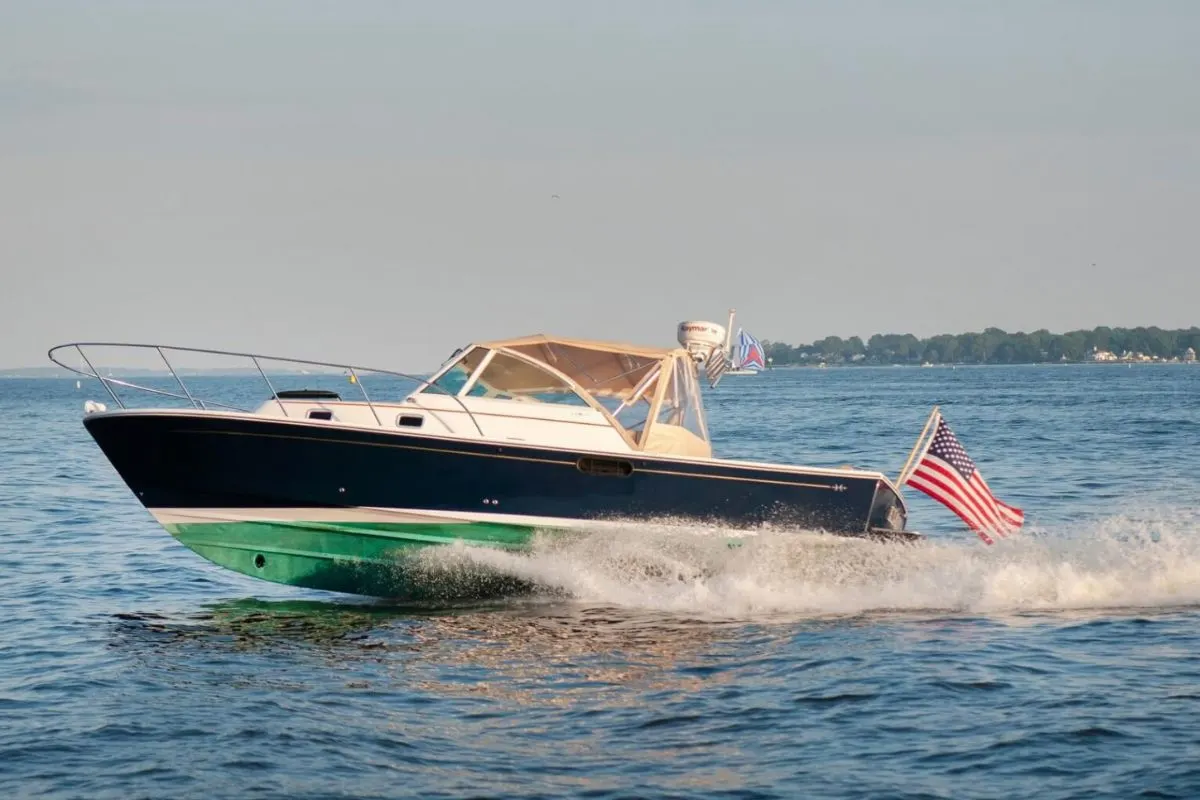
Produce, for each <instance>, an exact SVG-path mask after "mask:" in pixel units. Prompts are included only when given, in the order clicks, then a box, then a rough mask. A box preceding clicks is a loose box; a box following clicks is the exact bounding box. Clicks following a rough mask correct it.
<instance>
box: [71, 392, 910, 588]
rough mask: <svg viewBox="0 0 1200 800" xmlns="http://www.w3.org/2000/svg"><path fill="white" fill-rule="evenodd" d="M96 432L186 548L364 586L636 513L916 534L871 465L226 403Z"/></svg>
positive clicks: (272, 573) (240, 568) (269, 576)
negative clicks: (334, 421) (289, 412)
mask: <svg viewBox="0 0 1200 800" xmlns="http://www.w3.org/2000/svg"><path fill="white" fill-rule="evenodd" d="M84 424H85V426H86V427H87V430H88V431H89V433H90V434H91V435H92V437H93V438H94V439H95V440H96V442H97V444H98V445H99V446H100V448H101V449H102V450H103V451H104V453H105V455H106V456H107V457H108V459H109V461H110V462H111V463H112V464H113V466H114V467H115V468H116V470H117V471H118V472H119V474H120V475H121V477H122V479H123V480H124V481H125V483H126V484H127V485H128V486H129V488H130V489H131V490H132V491H133V492H134V494H135V495H136V496H137V497H138V499H139V500H140V501H141V502H142V503H143V505H145V506H146V508H147V509H149V510H150V512H151V513H152V514H153V515H154V516H155V518H156V519H158V520H159V522H160V523H161V524H162V525H163V526H164V527H165V528H166V529H167V530H168V531H169V532H170V533H171V534H172V535H174V536H175V537H176V538H177V539H178V540H179V541H180V542H181V543H182V544H184V545H186V546H187V547H189V548H190V549H192V550H193V551H195V552H196V553H198V554H200V555H201V556H203V557H205V558H207V559H209V560H210V561H213V562H215V563H217V564H219V565H221V566H224V567H227V568H229V569H232V570H235V571H237V572H240V573H243V574H246V575H250V576H253V577H257V578H261V579H264V580H268V581H273V582H277V583H283V584H289V585H293V586H302V587H308V588H313V589H322V590H329V591H337V592H347V593H353V594H365V595H374V596H406V597H419V596H422V595H427V594H431V593H432V594H434V595H436V594H437V591H438V590H437V587H436V586H430V585H428V582H423V581H422V580H421V578H422V576H421V570H422V565H421V562H420V559H419V558H413V556H414V555H416V554H418V553H419V552H420V551H422V550H424V549H425V548H428V547H429V546H431V545H446V544H464V545H480V546H487V547H493V548H503V549H514V550H521V549H524V548H527V547H529V545H530V543H531V542H532V540H533V538H534V537H535V536H536V535H538V534H539V532H544V531H549V530H573V529H578V528H580V527H584V528H586V527H590V526H599V527H603V526H604V525H611V524H620V523H622V522H627V521H629V520H648V519H651V520H664V519H668V520H700V521H704V522H706V523H716V524H720V525H725V526H733V527H738V528H749V527H754V526H759V525H761V524H763V523H775V524H779V525H787V526H794V527H798V528H804V529H812V530H823V531H827V532H830V533H837V534H844V535H858V536H861V535H870V534H880V535H884V536H891V535H895V536H901V537H904V536H911V534H906V533H904V532H903V527H904V522H905V514H904V506H903V503H902V502H901V501H900V500H899V498H898V497H897V496H896V495H895V493H894V492H893V490H892V488H891V487H890V485H889V484H888V483H887V482H886V481H884V480H881V479H880V476H877V475H874V474H872V473H862V472H856V471H850V470H845V471H838V470H816V469H814V470H805V469H802V468H791V467H773V466H768V465H754V464H742V463H737V462H730V461H724V460H718V459H684V458H670V457H662V456H648V455H644V454H642V453H629V454H620V455H618V454H604V453H595V452H584V451H572V450H562V449H552V448H545V447H532V446H524V445H521V444H519V443H512V444H509V443H499V442H494V441H493V442H489V441H484V440H468V439H451V438H439V437H432V436H428V435H419V434H406V433H404V432H399V431H383V430H378V429H364V428H352V427H340V426H335V425H328V424H312V423H306V422H302V421H289V420H284V419H278V418H276V419H272V418H266V417H256V416H254V415H244V414H241V415H239V414H221V413H210V412H196V413H178V412H153V411H120V412H109V413H98V414H91V415H89V416H88V417H86V418H85V420H84Z"/></svg>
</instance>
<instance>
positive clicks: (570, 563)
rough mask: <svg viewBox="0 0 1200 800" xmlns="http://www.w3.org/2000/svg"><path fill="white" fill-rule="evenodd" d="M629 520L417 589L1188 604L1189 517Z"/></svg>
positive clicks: (776, 607) (1192, 524)
mask: <svg viewBox="0 0 1200 800" xmlns="http://www.w3.org/2000/svg"><path fill="white" fill-rule="evenodd" d="M736 535H738V532H734V531H729V530H722V529H719V528H703V527H688V526H681V525H671V524H662V525H647V524H630V525H628V526H624V527H619V528H616V529H613V530H605V531H597V532H591V533H586V534H584V533H578V534H567V535H564V534H547V535H544V536H542V537H540V538H539V539H538V540H537V541H536V542H535V544H534V547H533V549H532V551H531V552H528V553H522V554H517V553H511V552H504V551H498V550H488V549H483V548H474V547H444V548H431V549H430V550H428V551H427V552H426V553H424V554H423V555H422V556H421V558H422V562H423V564H422V570H421V571H422V572H423V573H424V578H425V579H426V580H431V581H437V580H443V581H446V580H450V581H455V582H457V581H461V580H467V581H475V580H478V579H480V578H483V577H484V576H490V577H491V578H493V579H494V578H496V577H505V578H510V579H513V580H515V581H517V582H521V583H523V584H526V585H529V586H531V587H533V589H534V591H535V592H538V593H543V594H547V595H551V596H559V597H563V596H565V597H570V598H574V599H577V600H580V601H584V602H588V603H596V604H605V605H611V606H619V607H627V608H638V609H647V610H659V611H664V612H672V613H688V614H695V615H700V616H714V617H722V618H745V617H753V616H756V615H762V614H771V613H777V612H791V613H803V614H837V615H840V614H856V613H863V612H869V611H895V610H909V611H915V610H941V611H958V612H962V611H975V612H1011V611H1027V610H1057V609H1089V608H1126V607H1167V606H1190V605H1200V513H1197V512H1195V511H1190V510H1177V511H1168V512H1157V513H1155V514H1151V515H1142V516H1114V517H1109V518H1107V519H1103V520H1100V521H1098V522H1092V523H1088V524H1085V525H1081V526H1079V527H1076V528H1073V529H1061V530H1037V529H1031V530H1026V531H1023V532H1022V533H1021V534H1018V535H1017V536H1014V537H1012V538H1010V539H1006V540H1002V541H1000V542H998V543H997V544H996V545H994V546H992V547H985V546H983V545H982V544H980V543H978V541H977V540H975V539H974V537H973V536H971V534H968V533H964V534H962V535H961V536H959V537H956V538H953V539H951V538H942V539H933V540H927V541H924V542H918V543H913V544H899V543H884V542H873V541H865V540H857V539H847V538H842V537H833V536H826V535H821V534H814V533H810V532H804V531H787V530H765V531H761V532H757V534H756V535H753V536H743V537H741V538H740V539H738V541H739V542H740V546H738V547H730V544H729V541H730V537H731V536H736Z"/></svg>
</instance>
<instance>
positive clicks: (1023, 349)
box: [763, 327, 1200, 366]
mask: <svg viewBox="0 0 1200 800" xmlns="http://www.w3.org/2000/svg"><path fill="white" fill-rule="evenodd" d="M1188 348H1192V349H1193V350H1194V351H1197V352H1200V328H1197V327H1191V328H1186V329H1183V328H1181V329H1177V330H1163V329H1162V328H1157V327H1150V328H1107V327H1100V328H1095V329H1093V330H1090V331H1084V330H1079V331H1070V332H1068V333H1051V332H1050V331H1048V330H1038V331H1034V332H1033V333H1008V332H1006V331H1003V330H1000V329H999V328H987V329H986V330H984V331H982V332H981V333H960V334H957V335H955V334H948V333H947V334H941V335H938V336H930V337H929V338H926V339H919V338H917V337H916V336H914V335H912V334H911V333H877V334H875V335H874V336H872V337H870V338H869V339H867V340H866V341H865V342H864V341H863V340H862V338H860V337H858V336H851V337H850V338H848V339H843V338H841V337H840V336H827V337H825V338H824V339H819V340H817V341H815V342H813V343H811V344H800V345H790V344H785V343H783V342H771V341H764V342H763V349H764V350H766V353H767V357H768V358H770V359H771V361H772V362H773V364H774V365H775V366H783V365H786V364H814V363H821V362H825V363H830V364H842V363H845V364H921V363H930V364H1038V363H1048V362H1062V361H1067V362H1071V361H1085V360H1087V359H1088V357H1089V354H1091V353H1093V352H1095V351H1104V352H1111V353H1115V354H1117V355H1118V356H1121V355H1123V354H1125V353H1142V354H1145V355H1146V356H1149V357H1152V358H1155V359H1166V360H1170V359H1173V358H1182V357H1183V356H1184V354H1185V353H1186V352H1187V350H1188Z"/></svg>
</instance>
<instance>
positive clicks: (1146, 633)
mask: <svg viewBox="0 0 1200 800" xmlns="http://www.w3.org/2000/svg"><path fill="white" fill-rule="evenodd" d="M196 380H197V382H199V383H200V384H201V385H202V388H207V389H214V388H222V387H223V388H224V389H225V390H228V391H230V392H233V393H235V394H237V393H241V394H244V395H247V396H257V395H256V394H255V393H260V394H261V393H262V392H263V390H262V387H261V386H260V385H259V386H256V384H255V382H254V381H253V380H252V379H250V378H245V377H238V378H215V377H208V378H202V379H196ZM338 380H344V379H343V378H338ZM263 396H265V394H264V395H263ZM706 396H707V399H706V401H707V404H708V408H709V422H710V427H711V429H712V431H713V438H714V442H715V445H716V449H717V451H718V452H719V453H720V454H722V455H727V456H733V457H745V458H754V459H760V460H769V461H776V460H778V461H786V462H793V463H801V464H814V465H838V464H855V465H861V466H870V467H875V468H878V469H882V470H884V471H885V472H888V473H889V474H892V475H895V474H896V473H897V472H898V471H899V469H900V467H901V465H902V464H903V462H904V459H905V457H906V456H907V454H908V451H909V449H910V448H911V447H912V445H913V443H914V440H915V439H916V437H917V434H918V433H919V432H920V430H921V427H922V425H923V424H924V422H925V419H926V417H927V415H928V413H929V410H930V408H931V407H932V406H933V405H935V404H937V405H940V406H941V407H942V410H943V413H944V414H945V417H946V419H947V422H948V423H949V424H950V425H951V426H952V427H953V429H954V430H955V431H956V433H957V434H958V436H959V438H960V440H961V441H962V443H963V444H964V445H965V447H966V448H967V451H968V452H969V453H970V454H971V455H972V456H973V457H974V458H975V460H976V462H977V463H978V465H979V468H980V469H981V470H982V472H983V474H984V476H985V477H986V478H987V480H988V482H989V483H990V485H991V486H992V488H993V490H994V491H995V492H996V493H997V495H998V496H999V497H1000V498H1001V499H1003V500H1005V501H1007V502H1009V503H1011V504H1014V505H1017V506H1020V507H1022V508H1023V509H1025V511H1026V514H1027V522H1028V525H1027V529H1026V530H1025V531H1023V532H1022V533H1021V534H1020V535H1018V536H1016V537H1013V538H1011V539H1007V540H1004V541H1001V542H998V543H997V544H996V545H995V546H992V547H988V546H985V545H984V544H983V543H981V542H980V541H979V540H978V539H977V538H976V537H975V536H974V535H973V534H971V533H970V532H968V531H966V530H965V529H964V528H963V526H962V525H961V524H960V523H959V522H958V521H957V519H956V518H955V517H954V516H952V515H951V514H950V513H949V512H947V511H946V510H944V509H943V508H942V507H941V506H939V505H937V504H936V503H934V502H933V501H931V500H929V499H927V498H925V497H924V496H923V495H917V494H916V493H912V492H911V490H910V491H909V492H906V495H907V496H908V499H909V504H910V527H912V528H914V529H916V530H920V531H922V532H925V533H927V534H929V536H930V540H929V541H928V542H927V543H925V544H922V545H918V546H904V545H894V544H893V545H888V544H875V543H864V542H856V541H850V540H840V539H830V538H827V537H822V536H818V535H814V534H812V533H806V532H804V531H795V530H779V529H769V530H762V531H758V532H757V534H758V535H756V536H753V537H747V538H746V539H745V542H746V544H745V545H744V546H743V547H741V548H734V549H730V548H729V547H727V546H726V545H725V537H726V534H728V533H730V532H728V531H719V530H713V529H706V528H694V527H689V526H687V525H681V524H677V523H671V522H670V521H665V522H663V523H662V524H653V525H634V524H631V525H629V526H627V527H626V528H624V529H621V530H618V531H615V532H613V533H605V534H603V535H599V534H596V535H591V536H588V537H586V538H583V539H581V540H579V541H575V542H573V543H572V544H570V545H569V546H566V547H562V546H555V545H554V543H553V542H546V543H543V544H542V545H539V547H538V548H537V549H536V550H535V552H533V553H532V554H530V555H528V556H514V555H505V554H498V553H494V552H489V551H477V552H472V551H464V550H456V549H453V548H448V549H446V550H445V551H444V555H437V556H435V558H444V559H445V561H446V563H445V569H444V570H443V571H442V573H441V574H442V577H443V579H446V580H466V581H469V580H471V579H472V576H473V575H478V574H481V573H487V572H489V571H501V572H508V573H512V574H515V575H518V576H520V577H523V578H526V579H528V580H532V581H534V582H535V583H536V584H537V585H539V586H542V587H545V590H544V591H539V592H538V593H537V594H534V595H533V596H522V597H512V598H504V597H501V598H490V599H486V600H479V601H472V602H466V603H462V604H458V605H452V606H442V607H433V606H411V605H408V606H406V605H399V604H395V603H388V602H384V601H372V600H368V599H363V598H354V597H348V596H343V595H329V594H321V593H317V592H310V591H304V590H299V589H291V588H288V587H282V586H274V585H271V584H267V583H263V582H258V581H255V580H253V579H251V578H248V577H242V576H239V575H236V574H233V573H231V572H226V571H223V570H221V569H220V568H218V567H216V566H213V565H212V564H210V563H208V562H206V561H204V560H203V559H201V558H200V557H199V556H196V555H194V554H192V553H191V552H189V551H187V550H186V549H184V548H183V547H182V546H180V545H178V544H176V543H175V542H174V541H173V540H172V539H171V537H170V536H168V535H167V534H166V533H165V532H164V531H162V530H161V529H160V528H159V527H158V526H157V525H156V524H155V523H154V522H153V520H152V519H151V518H150V516H149V515H148V514H147V513H146V512H145V511H144V510H143V509H142V508H141V506H140V505H139V504H138V503H137V502H136V500H135V499H134V497H133V496H132V494H131V493H130V492H129V491H128V490H127V489H126V488H125V486H124V485H123V484H122V482H121V480H120V479H119V477H118V476H117V474H116V473H115V472H114V471H113V469H112V468H111V467H110V466H109V464H108V462H107V461H106V460H105V459H104V457H103V455H102V454H101V453H100V451H99V449H98V448H97V447H96V446H95V445H94V444H93V443H92V441H91V440H90V438H89V437H88V435H87V433H86V432H85V430H84V428H83V426H82V425H81V424H80V419H81V417H82V412H83V403H84V401H85V400H87V399H92V400H100V401H106V402H110V404H111V401H109V400H108V398H107V397H106V395H105V394H104V391H103V389H102V387H100V386H99V384H98V383H94V382H93V383H92V384H88V383H87V382H86V381H85V383H84V385H83V387H82V388H80V389H77V388H76V384H75V381H74V380H73V379H71V380H67V379H45V380H39V379H26V380H17V379H14V380H0V797H5V798H7V797H14V798H15V797H56V798H57V797H62V798H67V797H87V798H122V799H124V798H142V797H145V798H161V797H197V798H215V797H296V798H301V797H303V798H308V797H313V798H317V797H322V798H324V797H421V798H439V797H590V798H608V797H631V798H632V797H640V798H658V797H722V798H735V797H746V798H752V797H757V798H773V797H849V798H860V797H861V798H883V797H887V798H893V797H895V798H904V797H914V798H915V797H947V798H950V797H952V798H967V797H971V798H974V797H980V798H985V797H986V798H1012V797H1037V798H1042V799H1043V800H1048V799H1049V798H1068V797H1071V798H1074V797H1079V798H1083V797H1089V798H1090V797H1121V798H1130V797H1160V798H1166V797H1179V798H1193V797H1198V796H1200V502H1198V499H1197V498H1198V492H1200V399H1198V398H1200V367H1195V366H1187V365H1136V366H1134V367H1132V368H1127V367H1124V366H1107V365H1104V366H1099V365H1088V366H1084V365H1078V366H1042V367H1007V368H1006V367H994V368H991V367H980V368H965V367H959V368H957V369H950V368H932V369H919V368H918V369H912V368H878V369H876V368H846V369H828V370H815V369H798V370H777V371H774V372H772V373H768V374H763V375H760V376H757V377H729V378H726V379H725V380H724V381H723V382H722V384H721V386H720V387H718V389H717V390H715V391H711V392H706ZM434 574H436V571H435V573H434Z"/></svg>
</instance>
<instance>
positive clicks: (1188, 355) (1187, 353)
mask: <svg viewBox="0 0 1200 800" xmlns="http://www.w3.org/2000/svg"><path fill="white" fill-rule="evenodd" d="M1183 360H1184V361H1186V362H1187V363H1189V364H1194V363H1195V361H1196V348H1194V347H1189V348H1188V349H1187V350H1184V351H1183Z"/></svg>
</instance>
